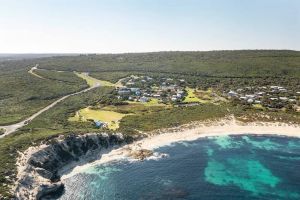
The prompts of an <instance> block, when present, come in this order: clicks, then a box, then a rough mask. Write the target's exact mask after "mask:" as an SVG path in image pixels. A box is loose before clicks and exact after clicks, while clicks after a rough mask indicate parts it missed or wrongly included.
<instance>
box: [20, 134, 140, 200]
mask: <svg viewBox="0 0 300 200" xmlns="http://www.w3.org/2000/svg"><path fill="white" fill-rule="evenodd" d="M133 140H134V138H133V137H130V136H123V135H122V134H120V133H119V134H110V135H109V134H106V133H89V134H85V135H75V134H72V135H68V136H60V137H58V138H55V139H52V140H51V141H48V142H47V144H43V145H41V146H39V147H32V148H29V149H28V150H27V151H26V152H24V153H23V154H21V156H20V158H19V160H18V165H19V167H18V176H17V182H16V186H15V188H14V193H15V196H16V199H20V200H23V199H26V200H29V199H44V198H47V196H48V195H52V196H53V194H58V195H59V194H61V193H62V192H63V190H64V185H63V183H62V182H61V181H60V175H61V174H62V171H63V169H66V168H68V167H69V168H72V166H73V165H74V166H75V165H76V164H78V163H79V162H80V161H83V160H84V162H85V163H86V162H91V161H94V160H96V159H99V158H100V157H101V152H102V150H104V149H109V148H113V147H114V146H120V145H122V144H128V143H131V142H132V141H133Z"/></svg>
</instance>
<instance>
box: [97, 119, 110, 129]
mask: <svg viewBox="0 0 300 200" xmlns="http://www.w3.org/2000/svg"><path fill="white" fill-rule="evenodd" d="M94 123H95V126H96V128H105V127H107V123H106V122H101V121H97V120H95V121H94Z"/></svg>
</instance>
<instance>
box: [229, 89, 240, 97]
mask: <svg viewBox="0 0 300 200" xmlns="http://www.w3.org/2000/svg"><path fill="white" fill-rule="evenodd" d="M237 95H238V93H236V92H234V91H232V90H230V91H229V92H228V96H230V97H236V96H237Z"/></svg>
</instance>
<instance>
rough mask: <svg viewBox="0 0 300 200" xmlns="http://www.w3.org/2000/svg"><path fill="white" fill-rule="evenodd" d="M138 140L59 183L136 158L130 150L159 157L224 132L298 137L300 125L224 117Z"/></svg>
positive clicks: (164, 130) (159, 132) (65, 176)
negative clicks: (168, 150) (164, 150)
mask: <svg viewBox="0 0 300 200" xmlns="http://www.w3.org/2000/svg"><path fill="white" fill-rule="evenodd" d="M148 135H149V136H148V137H145V138H143V139H141V140H137V141H134V142H133V143H132V144H127V145H124V146H123V147H120V148H117V149H113V150H111V151H110V152H108V153H104V154H102V155H101V158H100V159H98V160H96V161H94V162H91V163H86V164H84V165H78V166H76V167H74V168H73V169H71V170H70V169H69V170H67V171H68V172H69V173H65V174H60V175H61V180H62V182H63V181H64V180H65V179H67V178H70V177H72V176H74V175H76V174H78V173H80V172H84V170H85V169H87V168H89V167H92V166H95V165H99V164H105V163H110V162H116V161H121V160H129V161H138V160H139V159H134V158H132V157H131V152H134V151H142V150H147V151H148V150H149V151H152V152H154V155H151V156H149V157H148V158H146V159H159V158H161V157H164V156H167V155H159V154H156V153H155V149H157V148H159V147H163V146H168V145H171V144H172V143H178V142H184V141H194V140H197V139H200V138H207V137H216V136H226V135H233V136H234V135H258V136H260V135H261V136H266V135H269V136H285V137H291V138H300V125H294V124H293V125H291V124H287V123H279V122H252V123H243V122H240V121H236V120H235V119H234V118H230V119H223V120H221V121H219V122H212V121H208V122H194V123H190V124H186V125H182V126H180V127H175V128H168V129H163V130H157V131H154V132H151V133H149V134H148Z"/></svg>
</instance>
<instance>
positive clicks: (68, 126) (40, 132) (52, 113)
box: [0, 87, 112, 196]
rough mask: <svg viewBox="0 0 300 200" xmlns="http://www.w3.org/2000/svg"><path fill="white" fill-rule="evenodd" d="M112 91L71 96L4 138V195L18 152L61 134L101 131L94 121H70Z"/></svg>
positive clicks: (0, 180) (0, 190) (0, 147)
mask: <svg viewBox="0 0 300 200" xmlns="http://www.w3.org/2000/svg"><path fill="white" fill-rule="evenodd" d="M111 91H112V88H111V87H103V88H95V89H93V90H91V91H88V92H86V93H82V94H80V95H75V96H71V97H69V98H67V99H66V100H64V101H62V102H60V103H58V104H57V105H56V106H55V107H54V108H53V109H50V110H48V111H46V112H44V113H42V114H41V115H40V116H39V117H38V118H35V119H34V120H32V121H31V122H30V124H28V125H27V126H25V127H23V128H21V129H20V130H19V131H17V132H16V133H14V134H11V135H9V136H6V137H5V138H2V139H0V160H1V164H0V194H2V195H5V196H8V195H9V188H8V186H7V185H6V184H11V183H12V182H13V181H14V177H15V170H16V166H15V164H16V157H17V155H18V151H24V150H26V149H27V148H28V147H30V146H33V145H38V144H39V142H41V141H45V140H48V139H49V138H51V137H53V136H56V135H59V134H69V133H86V132H96V131H99V129H95V127H94V126H93V125H92V124H91V123H90V122H80V123H78V122H69V121H68V118H69V117H70V116H72V115H74V113H75V112H76V111H77V110H79V109H81V108H84V107H87V106H88V105H94V104H96V103H97V102H98V101H99V99H100V98H101V97H102V96H103V95H106V94H107V93H110V92H111ZM8 177H9V178H8Z"/></svg>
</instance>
